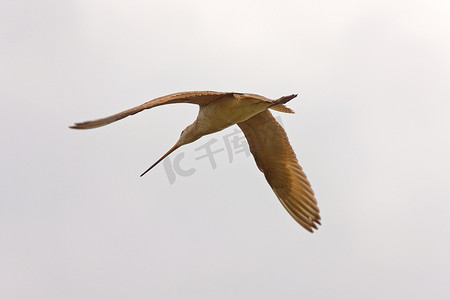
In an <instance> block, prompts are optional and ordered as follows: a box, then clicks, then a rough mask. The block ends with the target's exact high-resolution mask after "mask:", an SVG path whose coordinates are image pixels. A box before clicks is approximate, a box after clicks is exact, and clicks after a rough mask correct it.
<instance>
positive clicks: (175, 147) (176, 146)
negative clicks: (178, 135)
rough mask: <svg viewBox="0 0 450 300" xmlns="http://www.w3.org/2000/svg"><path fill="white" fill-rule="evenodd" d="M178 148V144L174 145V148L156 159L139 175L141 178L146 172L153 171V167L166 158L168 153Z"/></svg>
mask: <svg viewBox="0 0 450 300" xmlns="http://www.w3.org/2000/svg"><path fill="white" fill-rule="evenodd" d="M178 147H180V146H179V145H178V143H176V144H175V146H173V147H172V148H170V150H169V151H167V153H166V154H164V155H163V156H162V157H161V158H160V159H158V161H157V162H155V163H154V164H153V165H152V166H151V167H150V168H148V169H147V170H145V172H144V173H142V174H141V177H142V176H144V175H145V174H146V173H147V172H148V171H150V170H151V169H153V167H154V166H156V165H157V164H159V163H160V162H161V161H162V160H163V159H164V158H166V157H167V155H169V154H170V153H172V152H173V151H175V150H176V149H177V148H178Z"/></svg>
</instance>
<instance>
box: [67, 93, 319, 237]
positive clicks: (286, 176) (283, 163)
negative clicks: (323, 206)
mask: <svg viewBox="0 0 450 300" xmlns="http://www.w3.org/2000/svg"><path fill="white" fill-rule="evenodd" d="M296 96H297V95H290V96H285V97H281V98H279V99H277V100H271V99H268V98H265V97H262V96H259V95H255V94H245V93H222V92H208V91H207V92H182V93H175V94H171V95H167V96H164V97H160V98H156V99H154V100H151V101H148V102H146V103H144V104H142V105H140V106H137V107H134V108H131V109H128V110H125V111H123V112H120V113H118V114H115V115H112V116H110V117H107V118H103V119H99V120H95V121H88V122H83V123H76V124H75V125H74V126H71V128H74V129H89V128H95V127H100V126H104V125H106V124H109V123H112V122H115V121H117V120H120V119H122V118H125V117H127V116H129V115H133V114H135V113H138V112H140V111H142V110H144V109H149V108H152V107H155V106H159V105H165V104H171V103H192V104H198V105H199V106H200V110H199V113H198V116H197V119H196V120H195V121H194V123H192V124H191V125H189V126H188V127H186V129H184V130H183V131H182V133H181V135H180V138H179V140H178V142H177V143H176V144H175V145H174V146H173V147H172V148H171V149H170V150H169V151H168V152H167V153H166V154H165V155H163V156H162V157H161V158H160V159H159V160H158V161H157V162H156V163H154V164H153V165H152V166H151V167H150V168H148V169H147V170H146V171H145V172H144V173H143V174H142V175H144V174H145V173H147V172H148V171H149V170H150V169H152V168H153V167H154V166H155V165H156V164H158V163H159V162H160V161H161V160H163V159H164V158H165V157H166V156H167V155H169V154H170V153H172V152H173V151H174V150H175V149H177V148H179V147H181V146H182V145H185V144H188V143H192V142H194V141H195V140H197V139H199V138H200V137H202V136H204V135H207V134H210V133H214V132H217V131H220V130H222V129H224V128H227V127H229V126H231V125H233V124H237V125H238V126H239V127H240V128H241V129H242V131H243V132H244V134H245V137H246V138H247V141H248V143H249V147H250V151H251V152H252V154H253V156H254V158H255V161H256V164H257V166H258V168H259V169H260V170H261V172H263V173H264V175H265V177H266V179H267V181H268V183H269V184H270V186H271V187H272V189H273V191H274V192H275V194H276V195H277V197H278V199H279V200H280V201H281V203H282V204H283V206H284V207H285V208H286V210H287V211H288V212H289V213H290V214H291V216H292V217H293V218H294V219H295V220H296V221H297V222H298V223H299V224H300V225H302V226H303V227H304V228H305V229H307V230H308V231H310V232H313V231H312V229H313V228H315V229H317V226H316V224H315V223H317V224H320V216H319V209H318V207H317V201H316V199H315V197H314V193H313V191H312V189H311V187H310V184H309V182H308V180H307V178H306V176H305V174H304V173H303V171H302V168H301V167H300V166H299V165H298V162H297V158H296V156H295V153H294V151H293V150H292V147H291V146H290V144H289V140H288V138H287V135H286V133H285V131H284V130H283V128H282V127H281V126H280V125H279V124H278V122H276V120H275V119H274V118H273V116H272V114H271V113H270V112H269V109H273V110H278V111H281V112H286V113H293V111H292V110H291V109H289V108H287V107H286V106H284V104H285V103H286V102H288V101H289V100H291V99H293V98H295V97H296ZM142 175H141V176H142Z"/></svg>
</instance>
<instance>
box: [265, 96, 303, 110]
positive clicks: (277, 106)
mask: <svg viewBox="0 0 450 300" xmlns="http://www.w3.org/2000/svg"><path fill="white" fill-rule="evenodd" d="M295 97H297V94H292V95H289V96H283V97H281V98H279V99H277V100H275V101H274V102H273V104H272V105H271V106H270V107H269V108H270V109H273V110H276V111H279V112H284V113H288V114H293V113H294V111H293V110H292V109H290V108H289V107H287V106H285V105H284V104H285V103H288V102H289V101H291V100H292V99H294V98H295Z"/></svg>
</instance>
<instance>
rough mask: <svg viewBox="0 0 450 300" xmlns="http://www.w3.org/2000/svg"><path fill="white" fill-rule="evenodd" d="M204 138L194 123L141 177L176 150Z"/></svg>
mask: <svg viewBox="0 0 450 300" xmlns="http://www.w3.org/2000/svg"><path fill="white" fill-rule="evenodd" d="M201 137H202V134H201V133H200V132H199V131H198V130H197V123H195V122H194V123H193V124H191V125H189V126H188V127H186V128H185V129H184V130H183V131H182V132H181V134H180V138H179V139H178V141H177V142H176V143H175V145H174V146H173V147H172V148H170V150H169V151H167V153H166V154H164V155H163V156H162V157H161V158H160V159H158V161H157V162H155V163H154V164H153V165H152V166H151V167H150V168H148V169H147V170H146V171H145V172H144V173H142V174H141V177H142V176H144V175H145V173H147V172H148V171H150V170H151V169H153V167H154V166H156V165H157V164H158V163H160V162H161V161H162V160H163V159H164V158H166V157H167V156H168V155H169V154H170V153H172V152H173V151H175V150H176V149H178V148H180V147H181V146H183V145H186V144H189V143H192V142H193V141H196V140H198V139H199V138H201Z"/></svg>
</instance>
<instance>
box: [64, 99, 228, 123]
mask: <svg viewBox="0 0 450 300" xmlns="http://www.w3.org/2000/svg"><path fill="white" fill-rule="evenodd" d="M231 94H233V93H227V92H210V91H206V92H181V93H175V94H170V95H167V96H163V97H159V98H156V99H153V100H150V101H148V102H145V103H144V104H141V105H139V106H136V107H133V108H130V109H127V110H125V111H122V112H120V113H118V114H115V115H112V116H109V117H106V118H103V119H98V120H94V121H87V122H82V123H75V125H73V126H70V128H73V129H90V128H96V127H100V126H104V125H107V124H109V123H112V122H115V121H118V120H120V119H123V118H125V117H128V116H131V115H134V114H136V113H138V112H140V111H143V110H144V109H149V108H152V107H155V106H159V105H164V104H171V103H193V104H198V105H205V104H208V103H210V102H212V101H215V100H217V99H219V98H222V97H224V96H226V95H231Z"/></svg>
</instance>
